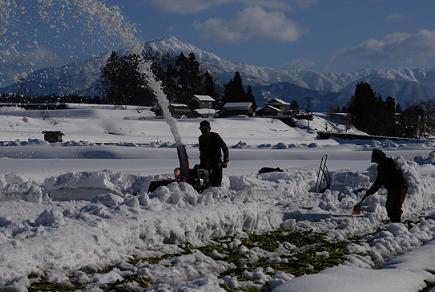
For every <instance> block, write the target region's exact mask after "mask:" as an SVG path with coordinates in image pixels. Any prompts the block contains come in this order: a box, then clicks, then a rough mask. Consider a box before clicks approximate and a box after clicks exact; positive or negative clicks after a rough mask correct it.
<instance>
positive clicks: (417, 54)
mask: <svg viewBox="0 0 435 292" xmlns="http://www.w3.org/2000/svg"><path fill="white" fill-rule="evenodd" d="M340 55H342V56H351V57H354V58H358V59H365V60H369V61H371V62H379V61H387V62H388V61H395V63H396V64H397V63H401V64H399V65H403V66H435V30H426V29H424V30H420V31H418V32H416V33H413V34H412V33H400V32H397V33H392V34H388V35H386V36H385V37H384V38H382V39H379V40H377V39H369V40H366V41H364V42H362V43H360V44H359V45H357V46H355V47H353V48H349V49H344V50H342V51H341V53H340Z"/></svg>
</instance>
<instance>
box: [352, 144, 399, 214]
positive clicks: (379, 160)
mask: <svg viewBox="0 0 435 292" xmlns="http://www.w3.org/2000/svg"><path fill="white" fill-rule="evenodd" d="M371 162H374V163H376V164H377V165H378V175H377V177H376V180H375V182H374V183H373V184H372V186H371V187H370V188H369V189H368V190H367V191H366V194H365V195H364V197H363V198H362V199H361V201H360V202H359V203H358V204H356V205H355V206H354V207H353V210H352V215H357V214H360V212H361V206H362V203H363V202H364V200H365V199H366V198H367V197H368V196H370V195H372V194H374V193H376V192H377V191H378V190H379V189H380V188H381V187H382V186H384V187H385V188H386V189H387V191H388V193H387V202H386V203H385V208H386V209H387V214H388V217H389V218H390V220H391V222H400V221H401V217H402V213H403V210H402V205H403V202H404V201H405V195H406V192H407V191H408V182H407V181H406V178H405V176H404V175H403V171H402V169H401V168H400V167H399V165H397V163H396V162H395V161H394V160H393V159H392V158H389V157H387V156H386V155H385V153H384V152H382V151H381V150H379V149H374V150H373V152H372V159H371Z"/></svg>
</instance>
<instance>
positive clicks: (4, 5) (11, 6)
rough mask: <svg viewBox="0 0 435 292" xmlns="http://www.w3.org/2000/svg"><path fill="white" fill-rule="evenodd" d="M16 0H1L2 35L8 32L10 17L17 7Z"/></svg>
mask: <svg viewBox="0 0 435 292" xmlns="http://www.w3.org/2000/svg"><path fill="white" fill-rule="evenodd" d="M16 7H17V4H16V3H15V0H2V1H0V36H1V35H2V34H4V33H5V32H7V30H8V27H9V19H10V17H11V15H12V14H13V11H14V10H15V9H16Z"/></svg>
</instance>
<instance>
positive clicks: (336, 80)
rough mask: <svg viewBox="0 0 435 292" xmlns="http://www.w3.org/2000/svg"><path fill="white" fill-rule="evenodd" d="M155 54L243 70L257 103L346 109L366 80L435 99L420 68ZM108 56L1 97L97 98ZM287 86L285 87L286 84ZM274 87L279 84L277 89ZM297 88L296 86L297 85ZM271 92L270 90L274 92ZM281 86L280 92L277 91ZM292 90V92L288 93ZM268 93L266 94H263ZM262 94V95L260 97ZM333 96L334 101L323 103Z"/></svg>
mask: <svg viewBox="0 0 435 292" xmlns="http://www.w3.org/2000/svg"><path fill="white" fill-rule="evenodd" d="M144 47H148V48H150V49H152V50H154V51H158V52H161V53H169V54H171V55H178V54H180V53H181V52H183V53H185V54H189V53H194V54H195V56H196V58H197V59H198V60H199V62H200V64H201V66H202V67H203V68H204V69H207V70H208V71H209V72H210V73H211V74H212V75H213V76H214V78H215V79H216V81H217V82H218V83H220V84H224V83H227V82H228V81H229V80H230V79H231V78H232V77H233V76H234V72H236V71H238V72H240V74H241V76H242V79H243V81H244V84H245V85H251V86H253V87H255V89H256V90H255V92H254V93H256V94H257V95H256V98H257V100H258V101H259V104H261V103H262V101H264V99H265V98H270V97H271V96H270V92H273V94H274V95H275V96H274V97H281V98H284V99H286V100H290V99H298V98H299V99H300V98H302V97H301V96H297V94H300V92H303V90H302V89H307V90H308V91H307V92H310V93H311V94H314V95H315V96H314V98H315V99H318V103H319V104H324V105H326V104H328V103H329V104H334V105H343V104H344V103H346V102H347V100H348V99H350V96H351V95H352V94H353V90H354V88H355V84H356V83H357V82H360V81H367V82H369V83H370V84H371V86H372V88H373V89H374V90H375V91H376V92H377V93H378V94H380V95H381V96H383V97H386V96H394V97H395V98H396V100H397V101H399V102H400V103H401V104H409V103H411V102H415V101H419V100H424V99H427V98H435V70H434V69H421V68H399V69H362V70H360V71H357V72H345V73H332V72H320V71H316V70H312V69H301V68H288V69H286V68H273V67H264V66H256V65H252V64H243V63H234V62H231V61H229V60H226V59H224V58H221V57H219V56H218V55H216V54H214V53H211V52H208V51H205V50H202V49H200V48H198V47H196V46H194V45H192V44H189V43H186V42H182V41H180V40H179V39H178V38H176V37H174V36H169V37H166V38H162V39H159V40H154V41H150V42H147V43H145V44H144ZM109 55H110V53H109V52H107V53H105V54H102V55H100V56H98V57H95V58H92V59H89V60H85V61H81V62H75V63H71V64H67V65H63V66H60V67H53V68H46V69H41V70H38V71H35V72H33V73H31V74H29V75H28V76H27V78H26V79H23V80H20V81H19V82H17V83H15V84H12V85H9V86H6V87H3V88H0V93H24V94H31V95H51V94H56V95H60V96H62V95H68V94H83V95H98V94H99V93H100V92H99V89H98V84H97V80H98V76H99V73H100V70H101V67H102V66H103V65H104V63H105V60H106V59H107V57H108V56H109ZM283 83H287V85H286V86H282V85H283ZM274 84H280V85H279V86H278V85H275V86H273V85H274ZM295 86H296V87H295ZM271 88H273V90H272V91H271V90H270V89H271ZM279 88H282V90H279ZM290 88H291V89H292V90H290ZM265 92H268V94H263V93H265ZM258 94H261V95H260V96H259V95H258ZM324 98H329V99H331V100H329V101H325V100H321V99H324Z"/></svg>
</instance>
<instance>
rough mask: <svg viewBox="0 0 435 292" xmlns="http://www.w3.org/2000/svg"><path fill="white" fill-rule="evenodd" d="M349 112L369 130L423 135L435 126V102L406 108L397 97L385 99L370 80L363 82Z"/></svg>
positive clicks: (391, 133)
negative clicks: (372, 85) (376, 91)
mask: <svg viewBox="0 0 435 292" xmlns="http://www.w3.org/2000/svg"><path fill="white" fill-rule="evenodd" d="M347 112H348V114H349V117H350V121H351V123H352V124H353V125H354V126H355V127H356V128H357V129H359V130H361V131H364V132H366V133H369V134H374V135H386V136H396V137H415V138H419V137H421V136H422V135H424V134H425V133H430V132H431V131H432V130H433V129H434V116H435V101H431V100H429V101H425V102H422V103H419V104H415V105H411V106H409V107H407V108H406V109H405V110H403V111H402V108H401V106H400V104H399V103H397V102H396V100H395V99H394V97H391V96H389V97H387V98H386V100H385V101H384V100H383V99H382V97H381V96H377V95H376V93H375V92H374V91H373V89H372V88H371V87H370V85H369V84H368V83H367V82H360V83H358V84H357V85H356V87H355V93H354V95H353V96H352V98H351V102H350V104H349V106H348V108H347Z"/></svg>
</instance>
